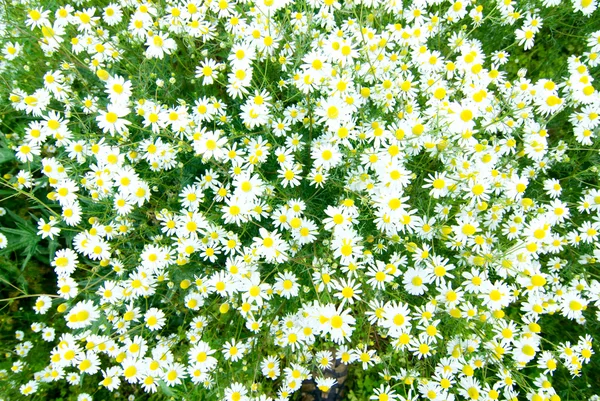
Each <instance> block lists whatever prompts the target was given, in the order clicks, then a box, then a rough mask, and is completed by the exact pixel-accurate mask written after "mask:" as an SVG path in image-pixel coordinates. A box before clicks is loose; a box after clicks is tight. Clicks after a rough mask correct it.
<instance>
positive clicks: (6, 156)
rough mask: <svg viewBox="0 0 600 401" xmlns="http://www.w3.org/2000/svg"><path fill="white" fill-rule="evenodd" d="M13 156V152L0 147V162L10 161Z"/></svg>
mask: <svg viewBox="0 0 600 401" xmlns="http://www.w3.org/2000/svg"><path fill="white" fill-rule="evenodd" d="M14 158H15V153H14V152H13V151H12V150H10V149H6V148H0V164H2V163H6V162H8V161H11V160H13V159H14Z"/></svg>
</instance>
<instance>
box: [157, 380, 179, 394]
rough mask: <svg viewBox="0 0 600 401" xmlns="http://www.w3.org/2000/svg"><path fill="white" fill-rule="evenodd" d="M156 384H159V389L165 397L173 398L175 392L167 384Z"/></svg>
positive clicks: (161, 382)
mask: <svg viewBox="0 0 600 401" xmlns="http://www.w3.org/2000/svg"><path fill="white" fill-rule="evenodd" d="M158 384H159V386H160V389H161V390H162V392H163V393H164V394H165V395H166V396H167V397H175V392H174V391H173V390H172V389H171V388H170V387H169V386H167V384H166V383H165V382H164V381H162V380H159V381H158Z"/></svg>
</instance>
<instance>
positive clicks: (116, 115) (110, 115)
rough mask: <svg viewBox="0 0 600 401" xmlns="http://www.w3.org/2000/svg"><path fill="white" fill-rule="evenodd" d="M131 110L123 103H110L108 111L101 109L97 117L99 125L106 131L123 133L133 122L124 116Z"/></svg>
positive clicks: (112, 133)
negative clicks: (122, 104)
mask: <svg viewBox="0 0 600 401" xmlns="http://www.w3.org/2000/svg"><path fill="white" fill-rule="evenodd" d="M129 112H130V110H129V108H127V107H123V106H121V105H115V104H109V105H108V106H107V108H106V111H104V110H100V111H99V115H98V116H97V117H96V122H97V123H98V127H99V128H100V129H101V130H102V131H103V132H104V133H110V134H111V135H114V134H115V133H118V134H122V133H123V132H125V130H126V129H127V126H128V125H130V124H131V121H129V120H127V119H124V118H123V117H125V116H127V115H128V114H129Z"/></svg>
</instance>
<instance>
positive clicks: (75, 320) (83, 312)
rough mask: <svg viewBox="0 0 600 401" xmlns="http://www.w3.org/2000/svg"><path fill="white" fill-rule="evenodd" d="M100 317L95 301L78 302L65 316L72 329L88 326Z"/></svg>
mask: <svg viewBox="0 0 600 401" xmlns="http://www.w3.org/2000/svg"><path fill="white" fill-rule="evenodd" d="M99 318H100V312H99V310H98V307H97V306H96V305H94V303H93V301H80V302H78V303H77V304H76V305H75V306H74V307H73V309H71V311H70V312H69V314H68V315H67V316H66V317H65V320H66V321H67V326H68V327H69V328H71V329H80V328H83V327H87V326H89V325H91V324H92V323H94V322H95V321H96V320H98V319H99Z"/></svg>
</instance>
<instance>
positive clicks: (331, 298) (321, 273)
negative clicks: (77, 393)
mask: <svg viewBox="0 0 600 401" xmlns="http://www.w3.org/2000/svg"><path fill="white" fill-rule="evenodd" d="M22 3H24V4H19V5H16V6H15V8H14V9H13V10H12V11H11V12H12V13H14V14H15V18H16V21H19V22H18V24H20V27H18V26H19V25H18V24H17V25H15V22H16V21H13V22H12V23H10V22H9V21H4V24H6V25H7V26H6V27H5V30H6V33H7V35H4V36H6V37H7V40H5V41H4V43H3V47H2V54H3V56H4V59H3V61H2V67H1V69H2V70H3V71H7V70H9V69H23V68H24V69H25V70H26V71H27V70H29V69H31V70H32V72H31V76H30V77H29V78H28V81H27V82H25V81H22V82H17V81H14V82H13V83H12V84H11V87H10V89H9V91H10V93H7V97H8V101H9V102H10V104H11V105H12V108H13V111H12V113H15V114H18V115H20V116H23V117H26V119H24V120H20V121H26V123H25V124H24V125H20V126H19V129H15V130H14V133H13V134H12V135H7V139H6V140H7V143H8V144H9V145H10V146H12V148H13V149H14V154H15V156H16V158H17V159H18V161H19V163H20V164H19V166H20V167H19V170H18V171H16V172H15V173H14V174H13V175H12V176H10V177H8V179H7V181H6V182H7V183H10V185H11V186H12V187H13V188H14V189H15V190H17V191H19V193H21V194H29V196H30V197H31V196H33V195H32V194H34V192H35V191H38V192H37V193H40V192H39V189H40V188H42V189H44V188H45V189H47V193H48V195H47V199H41V200H39V202H40V203H41V204H43V205H44V206H45V207H44V208H43V211H42V214H40V215H36V216H35V218H36V220H37V223H36V225H37V234H38V235H39V236H40V237H41V238H42V239H44V240H48V241H55V242H57V243H59V244H61V245H60V246H59V249H58V250H56V252H55V254H53V255H52V261H51V266H52V268H53V270H54V272H55V275H56V288H57V293H56V294H47V295H42V296H39V297H38V298H37V299H36V301H35V306H34V310H35V313H36V314H39V315H40V317H42V315H48V314H49V313H52V314H54V313H56V316H57V317H54V318H53V319H48V320H41V321H40V322H35V323H34V324H33V325H32V329H33V332H34V334H27V335H26V337H27V341H25V335H24V334H23V333H19V337H20V338H19V340H20V341H19V345H18V346H17V348H15V356H16V357H15V359H14V360H15V361H14V363H13V365H12V372H8V373H7V374H8V375H9V376H10V375H12V374H17V373H18V372H21V371H22V369H23V367H24V366H25V365H26V363H27V362H26V360H27V359H26V357H27V355H28V353H29V350H30V349H31V348H32V341H33V342H41V341H46V342H49V343H50V344H51V346H52V348H51V351H50V354H49V355H46V356H44V358H46V359H47V364H46V367H45V368H44V369H43V370H41V371H37V372H34V374H33V377H32V378H31V381H29V382H27V383H25V384H22V386H21V387H20V392H21V393H22V394H25V395H28V394H33V393H36V392H40V391H42V390H44V389H47V388H49V387H51V386H52V384H51V383H52V382H56V381H66V382H67V383H69V384H71V385H73V386H78V385H80V383H82V382H86V383H89V384H90V385H91V386H92V387H94V386H96V387H97V386H100V387H101V388H104V389H105V390H106V391H109V392H113V391H117V390H119V389H120V388H123V386H127V387H126V388H131V387H132V386H133V387H137V388H138V389H141V390H142V391H144V392H148V393H153V392H156V391H166V389H168V387H173V389H174V390H176V389H182V388H184V387H185V385H186V383H188V384H189V383H193V384H198V385H201V386H203V387H204V388H206V391H208V392H209V393H210V394H213V396H214V397H218V398H220V399H224V400H235V401H240V400H262V401H266V400H275V399H277V400H286V399H290V397H291V396H292V394H293V393H294V392H296V391H297V390H298V389H299V388H300V385H301V382H302V381H303V380H304V379H307V378H310V377H312V376H315V379H316V380H317V383H318V384H319V386H320V387H322V388H330V387H331V386H333V385H334V384H335V381H332V380H330V379H327V378H322V377H320V375H319V373H318V372H319V368H325V367H328V366H331V364H333V363H334V360H335V359H336V358H337V359H341V361H343V362H344V363H346V364H356V365H359V366H361V367H362V368H363V369H376V370H378V371H380V372H381V373H382V375H383V377H384V378H385V380H386V382H387V383H386V384H382V385H381V386H379V387H378V388H376V389H375V391H374V393H373V395H372V397H371V399H373V400H380V401H382V400H414V399H417V398H421V399H428V400H451V399H454V398H459V399H469V400H496V399H506V400H513V399H514V400H516V399H517V397H526V398H527V399H530V400H552V401H555V400H557V399H559V398H558V396H557V394H556V390H555V389H554V387H553V386H552V375H553V373H554V372H555V371H556V370H557V369H567V370H568V372H570V374H571V375H573V376H577V375H579V374H580V372H581V369H582V366H583V365H584V364H585V363H587V362H589V360H590V358H591V357H592V354H593V353H594V351H593V348H592V343H593V338H592V336H591V335H589V336H585V337H580V338H579V339H578V340H577V341H576V342H569V341H564V342H562V343H560V344H554V345H549V344H546V343H544V326H543V324H542V318H543V317H544V316H546V315H554V317H553V318H558V317H559V316H560V317H562V318H564V319H566V320H567V319H568V320H571V321H572V322H573V323H574V324H582V325H583V324H586V321H587V320H589V319H593V320H596V319H598V315H597V313H596V312H597V310H596V307H597V306H598V305H599V304H600V281H598V280H596V279H594V278H593V277H591V276H590V275H588V274H586V269H585V267H586V266H588V265H591V264H594V263H596V261H597V260H598V258H600V246H599V243H600V242H599V235H600V190H598V188H597V187H596V186H594V185H588V184H587V183H586V182H584V181H581V183H580V185H579V187H577V188H563V186H562V185H561V183H562V182H563V181H561V179H560V177H559V178H556V175H554V174H550V172H552V169H553V168H554V166H557V165H560V164H562V163H567V162H568V161H569V154H572V152H571V153H570V151H571V150H576V149H575V148H578V147H579V148H586V147H593V146H595V145H597V144H598V139H597V137H598V130H599V125H600V118H599V114H600V95H599V94H598V90H597V89H595V87H594V85H593V83H594V77H593V75H592V73H591V72H590V71H591V69H592V68H594V67H597V66H598V64H600V59H599V58H598V53H599V52H600V31H598V32H595V33H593V34H591V35H589V37H588V38H587V42H586V43H585V45H586V46H587V48H586V52H585V53H584V54H581V55H573V56H572V57H570V58H569V59H568V70H567V72H566V75H565V76H564V77H563V78H561V79H558V80H556V79H554V80H552V79H538V80H535V81H532V80H531V79H530V78H528V75H527V71H525V70H520V71H519V72H518V74H517V75H516V76H513V77H509V74H507V72H506V71H505V70H504V67H505V66H507V65H509V64H510V54H509V52H508V51H507V50H501V49H497V50H496V51H493V52H492V53H489V54H486V53H485V52H484V43H482V42H481V41H480V40H478V39H476V38H475V36H474V32H475V33H476V32H477V28H478V27H481V26H484V25H485V24H498V25H499V26H512V27H514V43H515V45H516V46H519V47H522V48H523V49H525V50H528V49H530V48H531V47H533V46H534V43H535V38H536V35H538V33H539V32H540V30H541V29H542V27H543V26H544V24H545V21H544V18H543V15H544V12H546V10H552V9H555V8H557V7H559V8H562V9H565V10H570V8H571V6H572V9H573V10H574V12H578V13H581V14H582V15H585V16H592V15H593V13H594V11H595V10H596V0H592V1H590V0H573V2H572V4H561V1H560V0H559V1H555V0H552V1H546V0H545V1H543V2H539V3H533V4H530V3H527V4H520V2H516V1H511V0H502V1H497V2H489V3H485V6H484V5H481V4H478V3H477V2H475V1H468V0H467V1H461V0H456V1H437V0H431V1H429V0H420V1H414V2H405V4H403V2H401V1H399V0H384V1H373V0H363V1H339V0H323V1H320V0H319V1H318V0H306V1H296V2H293V1H291V0H259V1H256V2H249V1H234V0H218V1H216V0H213V1H200V0H167V1H161V2H150V1H148V2H146V1H134V0H126V1H119V2H114V3H111V4H108V5H106V6H102V7H100V6H93V5H90V4H87V3H88V2H86V1H74V2H73V3H74V4H73V5H70V4H64V5H63V6H60V5H53V6H52V8H49V6H48V5H45V2H44V1H40V2H39V4H35V3H34V2H32V1H27V2H22ZM63 3H64V2H63ZM563 3H564V2H563ZM53 4H54V3H53ZM5 12H7V10H4V11H3V14H4V13H5ZM566 12H570V11H566ZM596 16H597V13H596ZM591 18H594V17H591ZM463 24H464V25H465V28H466V27H467V25H468V26H471V27H472V28H473V30H468V29H463V28H462V27H461V26H462V25H463ZM19 29H20V30H19ZM17 30H19V31H18V32H19V34H18V35H17V34H16V33H17ZM8 33H12V34H14V38H12V36H13V35H9V34H8ZM28 51H29V52H32V53H33V52H34V51H38V52H39V51H41V52H43V55H42V53H40V54H41V61H40V63H34V62H32V60H30V59H29V56H28ZM32 64H34V66H35V71H36V73H35V74H34V73H33V70H34V67H32V66H31V65H32ZM38 73H39V75H37V74H38ZM558 115H561V116H564V118H565V119H568V124H569V126H570V127H572V128H571V131H570V132H568V133H565V134H562V137H561V139H560V140H556V139H555V138H556V136H557V133H555V132H553V131H552V129H551V127H550V122H551V120H553V119H554V118H555V116H558ZM20 124H23V123H22V122H21V123H20ZM591 168H592V169H594V168H595V167H594V166H592V167H591ZM593 172H596V170H593ZM8 242H10V241H9V240H8V239H7V237H6V236H4V235H2V234H0V248H1V247H4V246H6V245H7V243H8ZM573 255H578V256H577V257H576V258H575V259H574V258H573ZM574 272H575V273H574ZM57 308H58V311H57V312H50V311H51V310H52V311H55V310H56V309H57ZM592 311H593V312H592ZM524 368H528V379H526V380H527V381H526V382H524V380H525V379H524V376H523V374H522V371H523V369H524ZM161 387H162V390H161ZM86 397H87V399H91V397H92V396H90V395H88V394H87V393H86V394H83V395H82V396H81V397H80V398H82V399H86Z"/></svg>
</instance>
